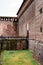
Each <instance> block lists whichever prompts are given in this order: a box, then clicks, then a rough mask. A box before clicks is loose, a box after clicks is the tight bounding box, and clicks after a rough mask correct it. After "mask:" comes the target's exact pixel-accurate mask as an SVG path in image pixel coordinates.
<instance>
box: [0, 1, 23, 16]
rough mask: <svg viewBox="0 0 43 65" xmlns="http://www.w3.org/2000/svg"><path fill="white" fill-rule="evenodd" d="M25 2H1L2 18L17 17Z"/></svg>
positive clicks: (0, 11)
mask: <svg viewBox="0 0 43 65" xmlns="http://www.w3.org/2000/svg"><path fill="white" fill-rule="evenodd" d="M22 2H23V0H0V16H17V15H16V13H17V12H18V10H19V8H20V6H21V4H22Z"/></svg>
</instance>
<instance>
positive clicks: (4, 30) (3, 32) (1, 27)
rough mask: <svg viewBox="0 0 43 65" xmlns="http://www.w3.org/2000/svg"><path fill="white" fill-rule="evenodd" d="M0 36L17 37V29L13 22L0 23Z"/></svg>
mask: <svg viewBox="0 0 43 65" xmlns="http://www.w3.org/2000/svg"><path fill="white" fill-rule="evenodd" d="M0 36H17V29H16V26H15V25H14V24H13V22H10V21H0Z"/></svg>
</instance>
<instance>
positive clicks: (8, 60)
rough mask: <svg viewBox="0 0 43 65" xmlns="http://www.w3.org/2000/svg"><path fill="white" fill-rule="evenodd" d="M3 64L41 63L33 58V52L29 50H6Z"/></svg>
mask: <svg viewBox="0 0 43 65" xmlns="http://www.w3.org/2000/svg"><path fill="white" fill-rule="evenodd" d="M2 55H3V59H2V61H3V64H2V65H39V64H38V63H37V62H36V61H35V60H34V59H33V58H32V56H33V52H32V51H28V50H25V51H24V50H21V51H4V52H2Z"/></svg>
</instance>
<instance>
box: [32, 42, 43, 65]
mask: <svg viewBox="0 0 43 65" xmlns="http://www.w3.org/2000/svg"><path fill="white" fill-rule="evenodd" d="M33 57H34V58H35V59H36V60H38V61H39V62H40V63H41V64H42V65H43V42H40V41H36V45H35V47H34V54H33Z"/></svg>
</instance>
